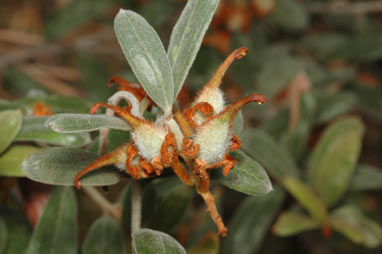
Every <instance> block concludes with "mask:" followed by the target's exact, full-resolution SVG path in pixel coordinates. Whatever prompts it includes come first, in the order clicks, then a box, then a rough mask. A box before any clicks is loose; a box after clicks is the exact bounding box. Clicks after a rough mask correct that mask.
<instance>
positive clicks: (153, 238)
mask: <svg viewBox="0 0 382 254" xmlns="http://www.w3.org/2000/svg"><path fill="white" fill-rule="evenodd" d="M133 241H134V243H135V248H136V252H137V254H186V251H185V250H184V248H183V247H182V245H180V244H179V243H178V242H177V241H176V240H175V239H174V238H172V237H171V236H169V235H167V234H165V233H163V232H160V231H155V230H151V229H141V230H139V231H138V232H136V233H134V234H133Z"/></svg>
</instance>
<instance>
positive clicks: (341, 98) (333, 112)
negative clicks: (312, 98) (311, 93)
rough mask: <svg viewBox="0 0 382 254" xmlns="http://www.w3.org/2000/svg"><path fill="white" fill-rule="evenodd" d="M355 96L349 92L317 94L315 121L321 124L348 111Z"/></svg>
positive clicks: (353, 102)
mask: <svg viewBox="0 0 382 254" xmlns="http://www.w3.org/2000/svg"><path fill="white" fill-rule="evenodd" d="M355 99H356V97H355V95H354V94H353V93H351V92H336V93H332V94H331V93H327V92H321V93H319V94H318V95H317V115H316V118H315V122H316V123H317V124H322V123H325V122H327V121H330V120H331V119H333V118H335V117H337V116H339V115H341V114H344V113H346V112H349V111H350V110H351V108H352V107H353V105H354V104H355V102H356V100H355Z"/></svg>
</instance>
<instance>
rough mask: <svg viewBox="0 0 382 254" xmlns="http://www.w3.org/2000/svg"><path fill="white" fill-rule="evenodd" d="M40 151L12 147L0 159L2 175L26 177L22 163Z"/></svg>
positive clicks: (32, 147)
mask: <svg viewBox="0 0 382 254" xmlns="http://www.w3.org/2000/svg"><path fill="white" fill-rule="evenodd" d="M38 150H39V148H37V147H34V146H24V145H19V146H12V147H11V148H10V149H9V150H8V151H7V152H5V153H4V154H3V155H2V156H1V157H0V175H1V176H12V177H21V176H24V173H23V171H22V170H21V167H20V165H21V163H22V162H23V160H25V159H26V158H27V157H28V156H29V155H31V154H32V153H35V152H36V151H38ZM0 253H1V252H0Z"/></svg>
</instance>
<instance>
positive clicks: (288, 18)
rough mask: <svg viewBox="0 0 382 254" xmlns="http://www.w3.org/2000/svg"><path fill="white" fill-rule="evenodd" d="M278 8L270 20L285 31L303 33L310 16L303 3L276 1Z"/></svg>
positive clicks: (287, 0) (286, 0)
mask: <svg viewBox="0 0 382 254" xmlns="http://www.w3.org/2000/svg"><path fill="white" fill-rule="evenodd" d="M275 6H276V8H275V10H274V11H273V13H272V14H271V15H270V16H269V20H270V21H271V22H273V23H274V24H276V25H277V26H279V27H280V28H281V29H284V30H285V31H292V32H295V31H301V30H303V29H305V27H306V26H307V25H308V21H309V20H308V14H307V11H306V10H304V8H303V7H302V4H301V3H298V2H295V1H293V0H276V4H275Z"/></svg>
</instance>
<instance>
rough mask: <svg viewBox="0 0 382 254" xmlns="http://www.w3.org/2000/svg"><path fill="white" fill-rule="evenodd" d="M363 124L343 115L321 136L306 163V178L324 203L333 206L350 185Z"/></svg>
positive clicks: (359, 148)
mask: <svg viewBox="0 0 382 254" xmlns="http://www.w3.org/2000/svg"><path fill="white" fill-rule="evenodd" d="M363 133H364V126H363V123H362V122H361V121H360V119H358V118H356V117H347V118H343V119H339V120H337V121H336V122H334V123H332V124H331V125H330V126H329V127H328V128H327V129H326V130H325V131H324V133H323V134H322V135H321V137H320V139H319V141H318V144H316V146H315V148H314V150H313V152H312V155H311V156H310V158H309V162H308V170H309V171H308V177H309V181H310V183H311V184H312V186H313V188H314V190H316V191H317V192H318V194H319V195H320V197H321V199H322V201H324V203H325V204H327V205H329V206H330V205H334V204H335V202H336V201H338V199H340V198H341V196H342V195H343V193H344V192H345V191H346V189H347V187H348V186H349V184H350V181H351V178H352V176H353V173H354V169H355V166H356V163H357V161H358V157H359V154H360V151H361V145H362V136H363Z"/></svg>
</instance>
